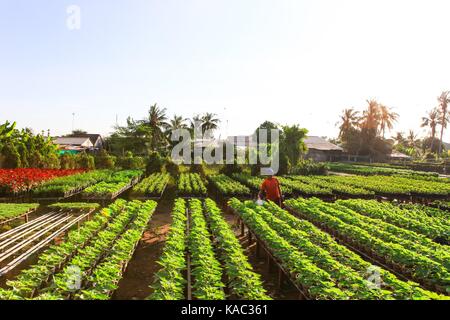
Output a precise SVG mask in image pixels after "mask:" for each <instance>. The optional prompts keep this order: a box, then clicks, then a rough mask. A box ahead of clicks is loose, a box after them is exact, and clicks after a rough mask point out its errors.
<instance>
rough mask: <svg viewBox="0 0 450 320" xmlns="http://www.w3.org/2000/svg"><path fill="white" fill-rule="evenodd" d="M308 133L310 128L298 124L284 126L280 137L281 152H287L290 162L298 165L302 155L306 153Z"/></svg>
mask: <svg viewBox="0 0 450 320" xmlns="http://www.w3.org/2000/svg"><path fill="white" fill-rule="evenodd" d="M307 133H308V130H306V129H304V128H300V126H298V125H293V126H283V131H282V134H281V139H280V154H285V155H286V156H287V157H288V159H289V162H290V164H292V165H296V164H297V162H298V161H299V160H300V158H301V156H302V155H303V154H304V153H306V151H307V147H306V145H305V142H304V139H305V137H306V135H307ZM280 159H281V156H280Z"/></svg>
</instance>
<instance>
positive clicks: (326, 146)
mask: <svg viewBox="0 0 450 320" xmlns="http://www.w3.org/2000/svg"><path fill="white" fill-rule="evenodd" d="M304 142H305V144H306V146H307V147H308V149H314V150H321V151H344V149H342V148H341V147H338V146H337V145H335V144H332V143H331V142H329V141H327V140H325V139H323V138H321V137H315V136H310V137H306V138H305V140H304Z"/></svg>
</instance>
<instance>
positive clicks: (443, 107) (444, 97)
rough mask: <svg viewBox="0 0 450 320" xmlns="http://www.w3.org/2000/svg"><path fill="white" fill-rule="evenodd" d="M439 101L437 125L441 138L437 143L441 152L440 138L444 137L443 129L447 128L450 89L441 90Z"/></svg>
mask: <svg viewBox="0 0 450 320" xmlns="http://www.w3.org/2000/svg"><path fill="white" fill-rule="evenodd" d="M438 102H439V116H440V119H439V125H440V126H441V138H440V144H439V154H441V153H442V143H443V141H442V139H443V137H444V130H445V129H446V128H447V124H448V122H449V119H448V104H449V103H450V91H443V92H442V93H441V95H440V96H439V97H438Z"/></svg>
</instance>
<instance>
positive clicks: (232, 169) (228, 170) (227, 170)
mask: <svg viewBox="0 0 450 320" xmlns="http://www.w3.org/2000/svg"><path fill="white" fill-rule="evenodd" d="M220 173H221V174H225V175H227V176H229V177H231V176H232V175H233V174H234V173H237V174H240V173H242V166H240V165H238V164H237V163H234V164H225V165H224V166H223V168H222V169H220ZM258 174H259V173H258Z"/></svg>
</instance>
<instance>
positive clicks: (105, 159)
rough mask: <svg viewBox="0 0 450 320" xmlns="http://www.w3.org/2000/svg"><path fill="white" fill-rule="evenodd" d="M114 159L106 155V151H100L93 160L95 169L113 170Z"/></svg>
mask: <svg viewBox="0 0 450 320" xmlns="http://www.w3.org/2000/svg"><path fill="white" fill-rule="evenodd" d="M115 164H116V157H114V156H112V155H110V154H108V152H106V150H101V151H100V153H99V154H98V155H97V157H96V158H95V166H96V168H97V169H114V166H115Z"/></svg>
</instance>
